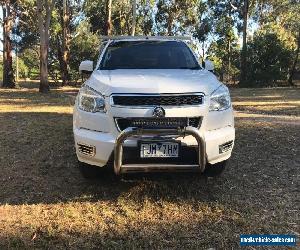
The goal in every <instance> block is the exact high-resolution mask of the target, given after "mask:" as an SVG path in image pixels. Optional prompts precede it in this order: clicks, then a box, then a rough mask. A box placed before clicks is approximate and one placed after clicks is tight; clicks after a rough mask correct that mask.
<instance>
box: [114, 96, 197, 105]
mask: <svg viewBox="0 0 300 250" xmlns="http://www.w3.org/2000/svg"><path fill="white" fill-rule="evenodd" d="M112 99H113V105H121V106H184V105H200V104H202V103H203V95H199V94H197V95H196V94H194V95H192V94H190V95H140V96H139V95H134V96H132V95H114V96H113V97H112Z"/></svg>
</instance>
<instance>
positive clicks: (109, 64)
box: [100, 41, 200, 70]
mask: <svg viewBox="0 0 300 250" xmlns="http://www.w3.org/2000/svg"><path fill="white" fill-rule="evenodd" d="M114 69H200V66H199V64H198V62H197V60H196V59H195V57H194V55H193V53H192V52H191V50H190V49H189V47H188V46H187V45H186V44H185V43H183V42H181V41H118V42H113V43H111V44H110V45H109V46H108V48H107V50H106V52H105V54H104V56H103V58H102V61H101V64H100V70H114Z"/></svg>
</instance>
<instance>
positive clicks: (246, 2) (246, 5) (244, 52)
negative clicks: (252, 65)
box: [240, 0, 249, 84]
mask: <svg viewBox="0 0 300 250" xmlns="http://www.w3.org/2000/svg"><path fill="white" fill-rule="evenodd" d="M248 11H249V0H244V8H243V48H242V53H241V75H240V83H242V84H243V83H244V82H245V80H246V68H247V66H246V64H247V26H248Z"/></svg>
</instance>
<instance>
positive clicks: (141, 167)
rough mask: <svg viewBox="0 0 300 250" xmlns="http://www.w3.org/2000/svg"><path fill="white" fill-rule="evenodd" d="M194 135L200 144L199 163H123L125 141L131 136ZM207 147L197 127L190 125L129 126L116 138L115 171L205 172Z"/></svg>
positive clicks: (118, 172)
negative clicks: (182, 126)
mask: <svg viewBox="0 0 300 250" xmlns="http://www.w3.org/2000/svg"><path fill="white" fill-rule="evenodd" d="M186 135H191V136H193V137H194V138H195V139H196V141H197V144H198V162H197V163H198V164H195V165H182V164H180V165H179V164H163V163H162V164H124V165H123V164H122V161H123V143H124V142H125V140H127V139H128V138H130V137H142V136H155V138H156V137H159V138H163V136H183V137H184V136H186ZM205 154H206V149H205V141H204V139H203V137H202V136H201V135H200V133H199V130H198V129H197V128H194V127H191V126H188V127H185V128H178V129H143V128H136V127H129V128H126V129H125V130H123V131H122V132H121V133H120V134H119V136H118V137H117V138H116V143H115V149H114V172H115V174H116V175H120V174H123V173H129V172H151V171H168V170H170V171H196V172H201V173H202V172H203V171H204V170H205V165H206V155H205Z"/></svg>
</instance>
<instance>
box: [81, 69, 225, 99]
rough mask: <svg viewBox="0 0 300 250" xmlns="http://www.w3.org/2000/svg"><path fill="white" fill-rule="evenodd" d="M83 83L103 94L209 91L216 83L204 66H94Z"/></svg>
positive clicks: (207, 92) (213, 76)
mask: <svg viewBox="0 0 300 250" xmlns="http://www.w3.org/2000/svg"><path fill="white" fill-rule="evenodd" d="M87 84H88V85H89V86H90V87H92V88H93V89H95V90H97V91H99V92H100V93H102V94H103V95H105V96H109V95H111V94H116V93H124V94H129V93H143V94H145V93H147V94H162V93H174V94H175V93H189V92H202V93H204V94H205V95H210V94H211V93H212V92H213V91H214V90H215V89H216V88H218V87H219V86H220V84H221V83H220V82H219V81H218V80H217V78H216V77H215V75H214V74H212V73H211V72H209V71H207V70H189V69H187V70H186V69H179V70H178V69H167V70H166V69H155V70H152V69H138V70H133V69H118V70H102V71H100V70H95V71H94V72H93V74H92V75H91V77H90V78H89V79H88V80H87Z"/></svg>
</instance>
